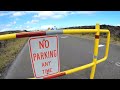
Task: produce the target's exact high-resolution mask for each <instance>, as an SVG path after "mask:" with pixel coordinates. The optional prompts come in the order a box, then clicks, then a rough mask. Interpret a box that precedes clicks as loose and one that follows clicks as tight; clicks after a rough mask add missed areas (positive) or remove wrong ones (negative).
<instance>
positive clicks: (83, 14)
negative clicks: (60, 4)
mask: <svg viewBox="0 0 120 90" xmlns="http://www.w3.org/2000/svg"><path fill="white" fill-rule="evenodd" d="M96 23H99V24H100V25H101V24H107V25H114V26H120V11H0V32H1V31H9V30H31V31H32V30H46V29H48V28H49V27H50V28H51V27H54V26H56V27H57V28H63V27H72V26H85V25H95V24H96Z"/></svg>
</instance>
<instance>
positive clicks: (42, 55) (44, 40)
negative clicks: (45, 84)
mask: <svg viewBox="0 0 120 90" xmlns="http://www.w3.org/2000/svg"><path fill="white" fill-rule="evenodd" d="M58 45H59V44H58V36H40V37H31V38H30V39H29V52H30V57H31V63H32V68H33V73H34V77H36V78H43V77H46V76H48V75H51V74H54V73H57V72H60V61H59V46H58Z"/></svg>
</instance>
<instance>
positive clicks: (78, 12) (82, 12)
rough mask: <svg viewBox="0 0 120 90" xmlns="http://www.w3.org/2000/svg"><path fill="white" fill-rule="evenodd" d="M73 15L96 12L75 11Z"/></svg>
mask: <svg viewBox="0 0 120 90" xmlns="http://www.w3.org/2000/svg"><path fill="white" fill-rule="evenodd" d="M73 13H74V14H94V13H96V11H76V12H73Z"/></svg>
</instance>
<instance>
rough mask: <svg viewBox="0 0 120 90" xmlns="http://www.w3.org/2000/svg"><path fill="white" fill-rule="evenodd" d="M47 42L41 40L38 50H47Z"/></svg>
mask: <svg viewBox="0 0 120 90" xmlns="http://www.w3.org/2000/svg"><path fill="white" fill-rule="evenodd" d="M49 45H50V44H49V41H48V40H45V39H43V41H39V47H40V49H42V48H43V49H44V48H48V47H49Z"/></svg>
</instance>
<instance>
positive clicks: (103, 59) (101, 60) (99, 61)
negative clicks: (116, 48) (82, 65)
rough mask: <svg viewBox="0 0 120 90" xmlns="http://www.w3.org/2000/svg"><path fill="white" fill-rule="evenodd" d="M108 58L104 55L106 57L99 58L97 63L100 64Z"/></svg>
mask: <svg viewBox="0 0 120 90" xmlns="http://www.w3.org/2000/svg"><path fill="white" fill-rule="evenodd" d="M106 59H107V57H104V58H102V59H100V60H97V64H99V63H101V62H103V61H105V60H106Z"/></svg>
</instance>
